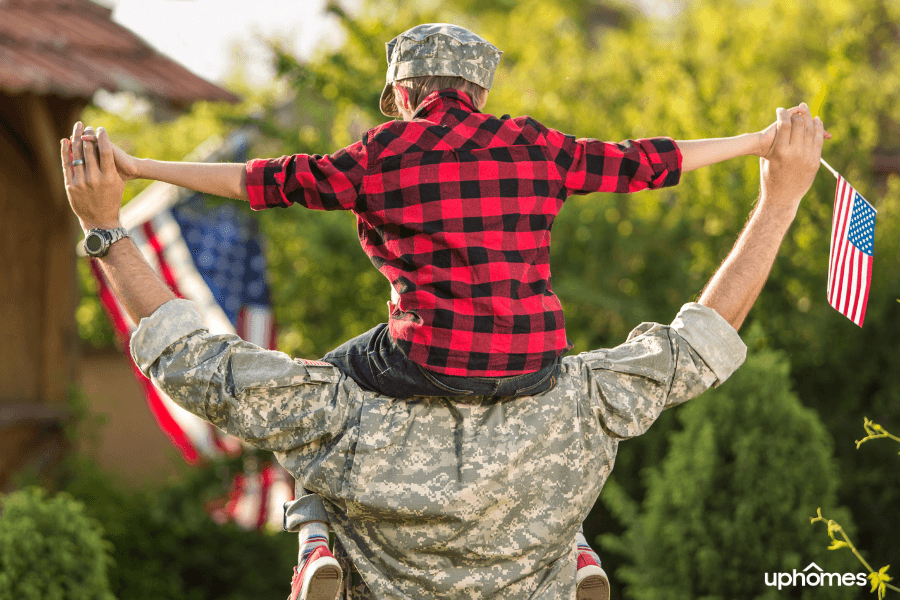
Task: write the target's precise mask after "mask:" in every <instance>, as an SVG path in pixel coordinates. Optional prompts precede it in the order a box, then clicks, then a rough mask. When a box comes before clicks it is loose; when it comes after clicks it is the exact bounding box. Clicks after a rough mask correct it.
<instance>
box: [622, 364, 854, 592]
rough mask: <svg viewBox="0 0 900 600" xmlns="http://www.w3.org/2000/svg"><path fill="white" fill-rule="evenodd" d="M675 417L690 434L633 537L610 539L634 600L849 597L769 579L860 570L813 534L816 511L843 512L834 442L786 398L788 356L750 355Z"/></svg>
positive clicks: (678, 441)
mask: <svg viewBox="0 0 900 600" xmlns="http://www.w3.org/2000/svg"><path fill="white" fill-rule="evenodd" d="M677 412H678V421H679V422H680V424H681V425H682V427H683V429H682V430H681V431H678V432H677V433H675V434H673V435H672V436H671V437H670V447H669V451H668V453H667V454H666V457H665V458H664V459H663V461H662V463H661V464H660V465H659V466H658V467H653V468H648V470H647V471H646V473H645V475H646V481H647V495H646V497H645V498H644V500H643V502H642V503H641V505H640V507H639V509H637V510H636V511H635V512H636V514H634V515H632V516H631V520H630V521H629V523H628V526H629V528H628V531H627V533H626V534H625V535H624V536H622V537H619V538H616V537H613V536H610V537H608V538H607V540H606V541H607V542H608V543H606V544H605V547H607V548H610V549H616V550H618V551H624V552H626V553H627V554H628V555H630V558H631V560H632V564H631V565H630V566H628V567H627V568H622V569H620V570H619V571H618V572H617V575H619V576H620V577H621V579H622V580H623V581H624V582H626V583H627V584H628V586H629V587H628V588H627V595H628V596H629V597H632V598H636V599H639V600H660V599H666V600H676V599H685V600H687V599H691V600H696V599H699V598H703V599H705V600H717V599H722V600H724V599H729V600H737V599H751V598H752V599H760V598H773V599H774V598H783V597H785V596H787V597H794V598H847V597H848V593H847V590H845V589H843V588H842V587H837V586H834V587H828V586H822V587H812V588H800V587H799V586H798V588H785V589H781V590H779V589H778V588H777V587H767V585H766V583H765V579H764V574H765V573H769V574H771V573H782V572H787V573H791V572H792V570H793V569H797V570H798V571H802V570H803V569H804V568H805V567H806V566H807V565H808V563H809V562H811V561H815V562H816V563H817V564H818V565H819V566H820V567H822V568H823V569H825V571H826V572H834V573H845V572H853V573H855V572H856V571H858V570H859V569H858V568H857V567H858V565H856V564H855V563H854V561H853V560H852V556H850V557H849V558H848V556H847V555H842V554H840V553H830V552H828V550H827V549H825V548H824V547H822V545H821V544H817V543H816V541H817V540H818V539H819V536H818V535H817V534H816V533H815V532H812V531H810V527H809V521H808V518H809V515H810V514H812V513H813V512H815V510H816V507H817V506H818V505H819V504H822V505H825V506H828V507H829V508H830V510H829V512H833V513H840V514H843V515H845V514H846V511H845V510H842V509H836V508H834V507H835V505H836V492H837V487H838V483H837V481H836V479H835V477H834V473H835V471H836V468H835V464H834V459H833V458H832V444H831V440H830V438H829V436H828V434H827V432H826V431H825V428H824V427H823V426H822V423H821V421H820V420H819V418H818V417H817V416H816V413H815V411H813V410H811V409H809V408H806V407H804V406H803V405H802V404H801V403H800V401H799V399H798V398H797V395H796V394H795V393H794V392H793V391H792V390H791V383H790V377H789V364H788V361H787V359H786V357H785V356H784V354H783V353H781V352H776V351H772V350H762V351H759V352H755V353H753V355H751V356H750V357H749V358H748V360H747V362H746V364H745V365H744V366H743V367H742V368H741V369H740V370H739V371H738V372H737V373H735V375H734V376H733V377H732V379H730V380H729V381H728V383H727V384H726V385H724V386H723V387H722V388H720V389H717V390H714V391H711V392H709V393H708V394H706V395H705V396H703V397H701V398H699V399H697V400H694V401H692V402H690V403H689V404H688V405H687V406H686V407H684V408H682V409H678V410H677ZM615 495H616V494H613V497H615ZM607 504H608V505H609V506H610V508H611V509H615V510H621V504H618V503H613V502H607ZM626 518H628V517H627V516H626ZM844 518H846V519H849V517H844ZM773 581H774V577H773ZM851 595H853V594H851Z"/></svg>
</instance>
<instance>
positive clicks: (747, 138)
mask: <svg viewBox="0 0 900 600" xmlns="http://www.w3.org/2000/svg"><path fill="white" fill-rule="evenodd" d="M675 143H676V144H678V149H679V150H680V151H681V172H682V173H687V172H688V171H693V170H695V169H700V168H702V167H707V166H709V165H714V164H716V163H720V162H722V161H726V160H729V159H732V158H737V157H738V156H750V155H756V156H758V155H759V152H760V142H759V134H758V133H745V134H743V135H737V136H734V137H728V138H714V139H707V140H684V141H676V142H675Z"/></svg>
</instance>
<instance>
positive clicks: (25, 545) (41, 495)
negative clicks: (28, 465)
mask: <svg viewBox="0 0 900 600" xmlns="http://www.w3.org/2000/svg"><path fill="white" fill-rule="evenodd" d="M111 550H112V548H111V546H110V544H109V542H107V541H106V540H105V539H104V538H103V527H102V526H101V525H100V523H98V522H97V521H96V520H94V519H92V518H90V517H89V516H88V514H87V511H86V510H85V507H84V505H83V504H82V503H81V502H77V501H76V500H74V499H73V498H72V497H71V496H70V495H68V494H57V495H55V496H53V497H49V496H48V495H47V492H45V491H44V490H41V489H40V488H28V489H25V490H22V491H18V492H15V493H12V494H9V495H7V496H0V598H2V599H3V600H13V599H15V600H38V599H39V598H40V599H44V598H46V599H48V600H68V599H71V598H79V599H84V600H112V599H113V598H114V596H113V595H112V594H111V593H110V585H109V578H108V576H107V571H108V570H109V567H110V565H111V563H112V557H111Z"/></svg>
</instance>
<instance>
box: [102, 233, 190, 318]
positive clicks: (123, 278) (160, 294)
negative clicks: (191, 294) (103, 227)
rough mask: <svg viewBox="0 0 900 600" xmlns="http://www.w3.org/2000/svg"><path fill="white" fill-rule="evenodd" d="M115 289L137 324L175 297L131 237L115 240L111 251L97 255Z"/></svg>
mask: <svg viewBox="0 0 900 600" xmlns="http://www.w3.org/2000/svg"><path fill="white" fill-rule="evenodd" d="M96 260H97V262H98V263H99V265H100V269H101V270H102V271H103V274H104V275H106V279H107V281H109V284H110V286H111V287H112V290H113V293H114V294H115V295H116V298H118V300H119V302H120V303H121V304H122V306H123V308H124V309H125V312H127V313H128V316H130V317H131V320H132V321H133V322H134V323H135V325H137V324H138V323H140V322H141V319H143V318H145V317H149V316H150V315H152V314H153V313H154V312H155V311H156V309H157V308H159V307H160V306H162V305H163V304H165V303H166V302H168V301H169V300H174V299H175V294H173V293H172V290H170V289H169V287H168V286H167V285H166V284H165V283H163V282H162V280H161V279H160V278H159V276H158V275H157V274H156V273H155V272H154V271H153V269H152V268H151V267H150V265H149V264H148V263H147V261H146V260H145V259H144V257H143V255H142V254H141V252H140V250H138V249H137V246H135V245H134V242H132V241H131V239H129V238H125V239H123V240H120V241H118V242H116V243H114V244H113V245H112V246H110V248H109V254H107V255H106V256H104V257H103V258H100V259H96Z"/></svg>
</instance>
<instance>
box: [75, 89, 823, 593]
mask: <svg viewBox="0 0 900 600" xmlns="http://www.w3.org/2000/svg"><path fill="white" fill-rule="evenodd" d="M81 133H82V125H81V124H80V123H79V124H77V125H76V130H75V135H73V138H72V140H63V141H62V162H63V169H64V171H65V178H66V187H67V192H68V195H69V200H70V203H71V205H72V208H73V210H74V211H75V213H76V215H77V216H78V217H79V220H80V222H81V225H82V227H83V228H84V230H85V231H86V232H89V231H90V230H104V231H106V232H108V231H111V230H113V231H114V230H116V229H119V228H120V226H121V223H120V221H119V207H120V204H121V196H122V190H123V187H124V182H123V181H122V179H121V178H120V176H119V175H118V173H117V171H116V169H115V166H114V159H113V154H112V147H111V145H110V143H109V138H108V136H107V134H106V132H105V131H103V129H102V128H101V129H100V130H99V131H98V134H99V135H98V136H97V142H96V144H97V145H99V159H98V158H97V157H96V154H95V151H94V150H95V149H94V147H93V146H94V143H95V142H93V141H92V140H90V139H89V140H87V141H83V140H82V138H81ZM823 135H824V133H823V127H822V123H821V121H819V119H818V118H815V119H813V118H812V117H811V116H810V114H809V110H808V109H807V108H806V107H805V105H801V106H800V107H799V108H796V109H791V110H783V109H779V110H778V121H777V131H776V135H775V142H774V144H773V147H772V149H771V151H770V152H769V154H768V155H767V156H766V158H764V159H761V193H760V197H759V200H758V203H757V206H756V208H755V209H754V211H753V213H752V215H751V217H750V220H749V221H748V223H747V226H746V227H745V229H744V231H743V232H742V233H741V235H740V237H739V238H738V241H737V243H736V245H735V247H734V249H733V250H732V251H731V253H730V254H729V256H728V257H727V258H726V260H725V262H724V263H723V264H722V266H721V267H720V268H719V270H718V272H717V273H716V274H715V275H714V276H713V278H712V280H711V281H710V282H709V284H708V285H707V286H706V288H705V289H704V291H703V293H702V294H701V296H700V298H699V300H698V301H697V302H695V303H693V302H692V303H689V304H686V305H685V306H684V307H683V308H682V309H681V311H680V312H679V313H678V316H677V317H676V318H675V320H674V321H673V322H672V323H671V324H670V325H659V324H650V323H645V324H642V325H640V326H639V327H637V328H636V329H635V330H634V331H633V332H632V333H631V335H630V336H629V338H628V340H627V341H626V342H625V343H623V344H622V345H620V346H617V347H616V348H612V349H609V350H595V351H592V352H586V353H583V354H581V355H578V356H571V357H566V358H564V359H563V361H562V369H561V373H560V377H559V380H558V381H557V383H556V385H555V386H554V387H553V388H552V389H550V390H549V391H547V392H544V393H542V394H539V395H536V396H531V397H524V398H518V399H516V400H514V401H509V400H503V399H496V398H490V397H471V396H467V397H464V398H461V399H459V398H455V399H451V398H410V399H405V400H403V399H394V398H388V397H385V396H381V395H378V394H375V393H371V392H365V391H363V390H361V389H360V388H359V387H358V386H357V385H356V384H355V383H354V382H353V381H352V380H351V379H349V378H347V377H345V376H342V375H341V373H340V372H339V371H338V370H337V369H336V368H334V367H332V366H331V365H324V364H321V363H315V362H310V361H303V360H292V359H290V358H289V357H288V356H286V355H285V354H282V353H280V352H273V351H267V350H263V349H261V348H259V347H257V346H254V345H252V344H249V343H247V342H244V341H242V340H241V339H239V338H237V337H236V336H230V335H211V334H210V333H209V332H208V331H207V329H206V327H205V326H204V324H203V322H202V321H201V319H200V317H199V316H198V314H197V312H196V311H195V309H194V307H193V305H192V304H191V303H190V302H188V301H185V300H178V299H176V298H175V296H174V295H173V294H172V292H171V291H170V290H169V289H168V287H166V285H165V284H164V283H163V282H162V281H161V280H160V279H159V277H157V276H156V274H155V273H154V272H153V270H152V268H151V267H150V266H149V264H148V263H147V262H146V261H145V260H144V259H143V257H142V256H141V254H140V252H139V251H138V250H137V248H136V247H135V246H134V244H133V243H132V242H131V241H130V240H129V239H127V237H126V238H124V239H122V238H120V234H121V232H119V233H113V234H107V233H99V234H98V233H96V232H94V233H93V234H92V236H93V237H91V236H89V239H93V240H94V242H93V247H92V248H91V251H92V254H94V255H95V256H97V257H98V262H99V263H100V267H101V268H102V269H103V271H104V273H105V274H106V276H107V278H108V279H109V281H110V283H111V285H112V287H113V290H114V291H115V293H116V295H117V297H118V299H119V301H120V302H121V303H122V305H123V306H124V307H125V309H126V310H127V311H128V313H129V314H130V315H131V317H132V318H133V319H134V321H135V322H140V326H139V327H138V329H137V331H136V332H135V333H134V335H133V337H132V340H131V352H132V356H133V357H134V359H135V362H136V363H137V364H138V366H139V367H140V368H141V370H142V371H143V372H144V373H145V374H146V375H147V376H148V377H151V378H152V379H153V381H154V383H155V384H156V385H157V386H159V387H160V388H161V389H163V390H164V391H165V392H166V393H167V394H168V395H169V396H170V397H171V398H172V399H173V400H174V401H175V402H177V403H179V404H180V405H182V406H183V407H185V408H186V409H187V410H189V411H191V412H193V413H194V414H197V415H198V416H200V417H202V418H204V419H206V420H208V421H209V422H211V423H213V424H214V425H216V426H217V427H219V428H221V429H222V430H224V431H226V432H228V433H230V434H232V435H234V436H237V437H239V438H241V439H244V440H246V441H247V442H249V443H251V444H253V445H255V446H258V447H260V448H264V449H267V450H271V451H272V452H274V453H275V455H276V457H277V458H278V460H279V462H280V463H281V464H282V465H284V467H285V468H287V469H288V471H290V472H291V473H292V474H293V475H294V477H295V478H296V479H297V480H298V481H299V482H300V483H301V484H302V485H303V486H304V487H305V488H307V489H310V490H313V491H315V492H317V493H318V494H320V495H321V496H322V497H323V498H324V499H325V500H326V508H327V510H328V513H329V517H330V520H331V523H332V525H333V526H334V528H335V530H336V533H337V540H338V544H337V545H338V546H339V548H338V550H339V555H340V556H341V557H342V558H343V559H344V560H347V561H349V563H350V564H352V569H354V573H355V574H357V575H358V576H355V577H352V578H351V579H350V582H349V585H348V586H347V589H346V590H345V592H346V594H347V597H349V598H354V599H355V598H391V599H395V598H396V599H401V598H403V599H408V598H442V599H446V598H471V599H481V598H510V599H512V598H515V599H517V600H518V599H521V598H540V599H560V600H562V599H568V598H572V597H573V596H574V585H575V583H574V581H575V580H574V573H575V549H574V544H573V540H574V537H575V532H576V531H577V529H578V526H579V525H580V523H581V521H582V519H583V518H584V517H585V515H586V514H587V513H588V511H589V510H590V508H591V506H592V505H593V503H594V501H595V500H596V498H597V496H598V494H599V493H600V490H601V488H602V487H603V483H604V482H605V480H606V478H607V477H608V475H609V473H610V471H611V469H612V465H613V460H614V458H615V455H616V450H617V447H618V444H619V442H620V441H621V440H624V439H627V438H630V437H633V436H637V435H640V434H642V433H643V432H644V431H646V430H647V428H648V427H649V426H650V425H651V424H652V423H653V421H654V420H655V419H656V418H657V417H658V416H659V414H660V412H661V411H662V410H663V409H665V408H668V407H670V406H674V405H677V404H680V403H682V402H685V401H687V400H689V399H691V398H693V397H695V396H697V395H698V394H700V393H701V392H703V391H704V390H706V389H708V388H709V387H711V386H716V385H719V384H721V383H722V382H723V381H724V380H725V379H727V378H728V377H729V376H730V375H731V373H732V372H733V371H734V370H735V369H736V368H737V367H738V366H739V365H740V364H741V363H742V361H743V359H744V356H745V352H746V347H745V346H744V344H743V343H742V342H741V340H740V338H739V336H738V334H737V332H736V329H737V328H738V327H739V326H740V325H741V323H742V322H743V320H744V318H745V317H746V315H747V313H748V312H749V310H750V308H751V306H752V305H753V302H754V301H755V299H756V297H757V295H758V294H759V292H760V290H761V289H762V286H763V284H764V283H765V280H766V278H767V277H768V273H769V270H770V268H771V266H772V264H773V262H774V260H775V256H776V254H777V251H778V248H779V246H780V244H781V240H782V239H783V237H784V235H785V233H786V232H787V229H788V227H789V226H790V224H791V222H792V221H793V219H794V217H795V215H796V212H797V208H798V206H799V203H800V200H801V199H802V197H803V195H804V194H805V193H806V191H807V190H808V189H809V187H810V185H811V184H812V181H813V179H814V178H815V174H816V172H817V170H818V166H819V158H820V156H821V149H822V140H823ZM348 566H349V565H348Z"/></svg>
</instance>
